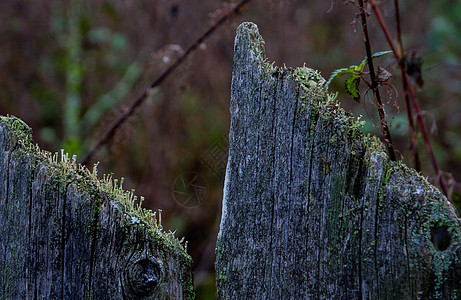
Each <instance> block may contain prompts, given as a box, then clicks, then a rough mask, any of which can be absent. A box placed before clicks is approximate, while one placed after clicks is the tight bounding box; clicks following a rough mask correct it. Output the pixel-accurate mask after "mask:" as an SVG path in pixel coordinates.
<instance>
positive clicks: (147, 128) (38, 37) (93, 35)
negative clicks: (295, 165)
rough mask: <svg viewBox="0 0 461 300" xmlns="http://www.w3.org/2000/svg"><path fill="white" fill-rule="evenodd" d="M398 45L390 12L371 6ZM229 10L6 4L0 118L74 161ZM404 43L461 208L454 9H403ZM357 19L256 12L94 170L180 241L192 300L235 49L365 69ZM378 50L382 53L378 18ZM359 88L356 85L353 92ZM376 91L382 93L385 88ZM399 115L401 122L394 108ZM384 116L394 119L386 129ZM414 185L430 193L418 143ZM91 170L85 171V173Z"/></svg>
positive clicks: (221, 164) (159, 92) (346, 12)
mask: <svg viewBox="0 0 461 300" xmlns="http://www.w3.org/2000/svg"><path fill="white" fill-rule="evenodd" d="M380 3H381V4H382V7H381V8H382V11H383V13H384V16H385V19H386V22H387V23H388V26H389V28H390V30H391V33H393V34H394V33H395V21H394V8H393V1H385V0H383V1H380ZM229 5H231V4H230V3H229V2H226V1H209V0H189V1H185V0H158V1H152V0H137V1H130V0H93V1H80V0H67V1H62V0H59V1H57V0H34V1H32V0H29V1H25V0H4V1H1V2H0V114H1V115H6V114H12V115H15V116H17V117H20V118H22V119H23V120H24V121H25V122H26V123H27V124H29V125H30V126H31V127H32V129H33V132H34V141H35V142H36V143H38V144H40V146H41V148H42V149H46V150H49V151H52V152H55V151H59V150H60V149H62V148H63V149H65V150H66V151H67V152H69V153H70V154H78V155H79V157H83V156H84V155H85V154H86V153H87V152H88V150H89V149H90V148H91V146H92V145H93V144H94V143H95V141H96V140H97V138H98V137H100V136H101V135H102V133H103V132H104V131H105V130H106V129H107V127H108V126H109V125H110V124H111V122H113V121H114V120H115V119H116V118H117V116H119V114H120V112H121V111H123V110H124V109H125V108H126V107H127V106H129V105H130V104H131V103H132V102H133V101H134V99H136V98H137V97H138V96H139V95H140V94H141V93H142V92H143V91H144V89H145V88H146V87H147V86H148V85H149V84H150V83H151V82H152V81H153V80H155V78H156V77H157V76H158V75H159V74H160V73H161V72H162V71H163V70H165V69H166V68H167V67H168V65H170V64H171V63H172V62H173V61H174V60H175V59H176V58H177V57H178V56H179V55H181V54H182V53H183V51H184V50H185V49H187V47H188V46H189V45H191V44H192V43H193V42H194V40H196V39H197V38H198V37H199V36H200V35H201V34H202V33H203V32H204V31H205V30H206V29H207V28H209V27H210V26H211V25H212V24H213V23H214V22H215V21H216V20H217V19H218V18H219V17H221V16H222V14H223V13H224V12H225V9H226V7H229ZM400 6H401V18H402V29H403V43H404V47H405V49H407V50H414V51H417V53H418V54H419V55H421V56H422V57H423V58H424V65H423V78H424V80H425V85H424V88H423V89H421V90H419V91H418V97H419V100H420V101H421V104H422V108H423V110H424V117H425V120H426V122H427V125H428V128H429V129H430V133H431V138H432V143H433V144H432V145H433V147H434V150H435V154H436V156H437V159H438V162H439V164H440V166H441V168H442V170H443V171H444V172H445V177H446V179H447V181H448V183H449V187H450V191H451V192H452V193H453V194H452V197H453V199H454V201H455V202H457V203H458V204H459V198H460V194H461V188H460V184H459V183H458V182H459V181H461V170H460V166H461V142H460V138H461V101H460V100H461V57H460V53H461V18H460V17H459V16H461V1H453V0H439V1H400ZM356 13H357V8H356V7H355V6H354V5H353V4H350V3H349V4H348V5H345V4H344V3H343V1H342V0H341V1H337V0H335V1H329V0H323V1H305V0H304V1H295V0H287V1H274V0H259V1H251V2H250V4H249V5H248V6H247V7H246V8H245V9H244V10H242V11H241V12H240V14H239V15H237V16H235V17H234V18H233V19H232V20H231V21H228V22H227V23H226V24H224V26H223V27H221V28H220V29H219V30H218V31H217V32H216V33H215V34H213V35H212V36H211V37H210V38H209V39H208V40H207V41H206V42H205V43H203V44H202V45H201V46H200V47H199V49H197V50H196V51H195V52H194V53H193V54H192V55H191V56H190V57H189V58H188V59H187V60H186V61H185V62H184V63H183V64H182V65H181V66H180V67H179V69H177V70H176V71H175V72H174V73H172V74H171V75H170V76H169V77H168V79H167V80H166V81H165V82H164V83H163V84H161V86H159V87H158V88H157V89H156V90H155V93H154V94H153V95H152V96H151V97H150V98H149V99H147V101H145V103H144V104H143V105H142V106H141V107H140V109H138V110H137V111H136V113H135V114H134V115H132V116H131V117H130V118H129V119H128V122H126V123H125V124H124V125H123V126H122V127H121V128H120V130H118V131H117V133H116V135H115V137H114V138H113V139H112V140H111V141H110V143H109V144H108V145H106V146H105V147H103V148H102V149H101V150H100V151H99V152H98V153H97V154H96V155H95V156H94V157H93V159H92V162H91V163H95V162H97V161H99V162H100V164H99V170H100V174H102V173H114V175H115V177H117V178H120V177H124V178H125V184H124V187H125V189H127V190H130V189H136V193H137V194H138V195H143V196H145V197H146V200H145V202H144V206H145V207H147V208H150V209H152V210H157V209H161V210H162V211H163V213H162V221H163V224H164V227H165V228H166V229H170V230H176V234H177V236H178V237H179V238H181V237H182V236H185V238H186V240H187V241H188V251H189V253H190V254H191V255H192V257H193V260H194V264H195V284H196V286H197V298H198V299H213V298H214V291H215V279H214V269H213V261H214V246H215V242H216V235H217V232H218V227H219V221H220V209H221V199H222V188H223V181H224V171H225V166H226V159H227V147H228V140H227V138H228V130H229V121H230V115H229V98H230V84H231V72H232V55H233V41H234V36H235V29H236V27H237V26H238V25H239V24H240V23H241V22H243V21H252V22H255V23H256V24H257V25H258V26H259V30H260V33H261V34H262V36H263V38H264V39H265V41H266V52H267V56H268V58H269V60H270V61H275V64H276V65H279V66H283V64H285V65H286V66H287V67H296V66H301V65H303V63H306V65H307V66H310V67H312V68H315V69H318V70H320V71H321V72H322V74H323V76H324V77H329V75H330V74H331V72H332V71H333V70H335V69H338V68H342V67H348V66H350V65H353V64H358V63H359V62H360V61H361V60H362V59H363V58H364V57H365V50H364V46H363V38H362V35H361V33H362V31H361V30H362V29H361V27H360V22H358V20H357V24H356V26H355V25H354V20H356ZM369 30H370V36H371V45H372V49H373V52H377V51H382V50H389V46H388V45H387V43H386V41H385V39H384V35H383V33H382V32H381V30H380V28H379V27H378V26H377V22H376V19H375V18H374V16H370V18H369ZM377 64H380V65H381V66H383V67H384V68H385V69H386V70H388V71H390V72H391V73H392V74H393V75H394V76H393V78H392V79H391V82H390V83H392V84H393V85H394V86H395V87H396V89H397V91H398V97H397V95H396V93H395V92H393V94H392V95H390V94H388V93H387V92H383V94H384V95H385V102H386V103H387V104H386V110H387V111H388V113H389V121H392V123H391V133H392V134H393V138H394V140H395V141H394V142H395V145H396V147H397V149H398V150H399V152H400V153H401V155H399V156H401V157H403V158H402V159H403V160H404V161H406V162H407V163H408V164H410V165H411V157H410V155H409V137H408V136H409V135H408V128H407V124H408V121H407V119H406V113H405V105H404V102H403V100H402V98H403V92H402V91H401V89H400V86H401V84H400V83H401V81H400V77H399V71H398V69H397V64H396V62H395V61H394V60H393V59H392V57H391V56H387V57H384V58H380V59H378V60H377ZM344 79H345V78H340V79H336V80H335V81H334V82H333V84H332V86H331V88H330V89H331V90H335V91H339V99H340V101H341V103H342V106H343V107H345V108H346V110H348V111H352V112H353V113H354V114H356V115H363V119H364V120H366V121H367V124H366V125H365V127H364V128H363V130H364V131H365V132H370V133H373V134H376V135H380V130H379V128H378V127H377V126H376V124H378V123H379V121H378V120H379V119H378V117H377V115H376V113H375V111H376V107H375V106H374V105H373V104H372V103H371V101H366V100H364V99H363V97H362V102H361V104H357V103H355V102H354V101H353V100H352V99H351V98H350V97H349V96H348V95H347V94H346V93H345V92H344V88H343V81H344ZM365 90H366V86H364V85H363V86H362V91H365ZM383 91H391V90H386V89H384V90H383ZM396 106H400V111H398V110H397V109H396ZM392 116H393V118H392ZM419 138H420V140H419V149H420V154H421V160H422V165H423V170H422V174H423V175H424V176H427V177H429V180H430V181H431V182H433V183H435V184H436V183H437V181H436V178H435V176H434V172H433V170H432V167H431V165H430V161H429V159H428V156H427V154H426V152H425V145H424V143H423V142H422V138H421V136H419ZM89 167H91V166H89Z"/></svg>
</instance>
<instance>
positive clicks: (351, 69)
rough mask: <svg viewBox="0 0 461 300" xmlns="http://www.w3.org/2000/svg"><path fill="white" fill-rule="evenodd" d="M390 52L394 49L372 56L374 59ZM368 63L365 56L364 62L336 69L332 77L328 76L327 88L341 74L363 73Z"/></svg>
mask: <svg viewBox="0 0 461 300" xmlns="http://www.w3.org/2000/svg"><path fill="white" fill-rule="evenodd" d="M389 53H392V51H390V50H388V51H380V52H376V53H375V54H373V55H372V56H371V57H372V59H375V58H378V57H380V56H383V55H385V54H389ZM367 63H368V59H367V58H365V59H364V60H362V62H361V63H360V65H358V66H356V65H352V66H350V67H349V68H343V69H338V70H334V71H333V73H331V75H330V78H328V81H327V83H326V85H325V86H326V88H328V87H329V86H330V83H331V81H333V79H335V78H336V77H339V76H342V75H345V74H354V73H362V70H363V68H364V67H365V66H366V65H367ZM354 78H355V77H354ZM351 80H352V79H351ZM359 81H360V79H359ZM346 86H347V83H346ZM354 99H355V98H354ZM359 99H360V98H359Z"/></svg>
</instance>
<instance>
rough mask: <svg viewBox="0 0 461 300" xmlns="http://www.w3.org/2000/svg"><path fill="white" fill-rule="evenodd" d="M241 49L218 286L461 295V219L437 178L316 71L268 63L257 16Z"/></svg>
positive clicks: (348, 294)
mask: <svg viewBox="0 0 461 300" xmlns="http://www.w3.org/2000/svg"><path fill="white" fill-rule="evenodd" d="M287 46H289V45H287ZM234 50H235V54H234V67H233V79H232V97H231V103H230V110H231V116H232V118H231V130H230V137H229V138H230V147H229V148H230V149H229V161H228V166H227V171H226V179H225V187H224V199H223V211H222V221H221V227H220V232H219V235H218V244H217V249H216V254H217V261H216V272H217V287H218V297H219V298H220V299H310V298H312V299H417V298H419V297H420V298H422V299H456V298H461V222H460V219H458V218H457V216H456V212H455V209H454V207H453V206H452V205H451V204H450V203H449V202H448V201H447V200H446V198H445V197H444V196H443V195H442V194H441V193H440V192H439V190H438V189H436V188H435V187H433V186H432V185H430V184H429V183H428V182H427V181H426V179H425V178H423V177H422V176H420V175H419V174H417V172H415V171H414V170H412V169H410V168H408V167H406V166H405V165H404V164H403V163H400V162H391V161H389V159H388V156H387V154H386V153H385V151H384V147H383V146H382V144H381V142H379V141H378V140H377V139H376V138H374V137H370V136H366V135H364V134H362V133H361V132H360V130H359V128H360V122H358V121H357V120H355V119H354V118H353V117H351V116H349V115H348V114H346V113H345V112H344V111H343V110H342V109H341V108H340V107H339V104H338V103H337V102H336V101H335V100H334V99H333V97H331V96H328V95H326V93H325V91H324V90H323V89H322V83H323V82H324V79H323V78H321V77H320V76H319V74H318V73H317V72H315V71H313V70H311V69H309V68H305V67H303V68H297V69H291V68H278V67H273V66H271V65H269V64H268V63H267V61H266V58H265V52H264V41H263V40H262V38H261V36H260V35H259V33H258V28H257V27H256V25H254V24H252V23H244V24H242V25H241V26H240V27H239V28H238V30H237V37H236V40H235V49H234Z"/></svg>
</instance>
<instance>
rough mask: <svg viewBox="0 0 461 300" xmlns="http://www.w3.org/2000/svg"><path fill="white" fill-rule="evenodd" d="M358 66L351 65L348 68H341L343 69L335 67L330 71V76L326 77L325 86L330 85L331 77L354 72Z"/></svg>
mask: <svg viewBox="0 0 461 300" xmlns="http://www.w3.org/2000/svg"><path fill="white" fill-rule="evenodd" d="M357 67H358V66H356V65H352V66H350V67H349V68H343V69H337V70H334V71H333V73H331V75H330V78H328V81H327V83H326V85H325V86H326V87H327V88H328V87H329V86H330V83H331V81H332V80H333V79H335V78H336V77H339V76H342V75H345V74H354V72H355V70H356V69H357Z"/></svg>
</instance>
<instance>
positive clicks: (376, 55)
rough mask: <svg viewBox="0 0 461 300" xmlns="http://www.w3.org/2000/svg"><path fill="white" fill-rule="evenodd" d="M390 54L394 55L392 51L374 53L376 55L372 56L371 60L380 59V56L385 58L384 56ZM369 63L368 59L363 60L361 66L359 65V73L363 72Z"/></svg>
mask: <svg viewBox="0 0 461 300" xmlns="http://www.w3.org/2000/svg"><path fill="white" fill-rule="evenodd" d="M389 53H392V51H390V50H387V51H379V52H376V53H374V54H373V55H372V56H371V58H372V59H375V58H378V57H380V56H383V55H386V54H389ZM367 63H368V58H367V57H365V58H364V59H363V60H362V62H361V63H360V65H359V68H360V70H359V72H361V71H362V70H363V68H364V67H365V66H366V65H367Z"/></svg>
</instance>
